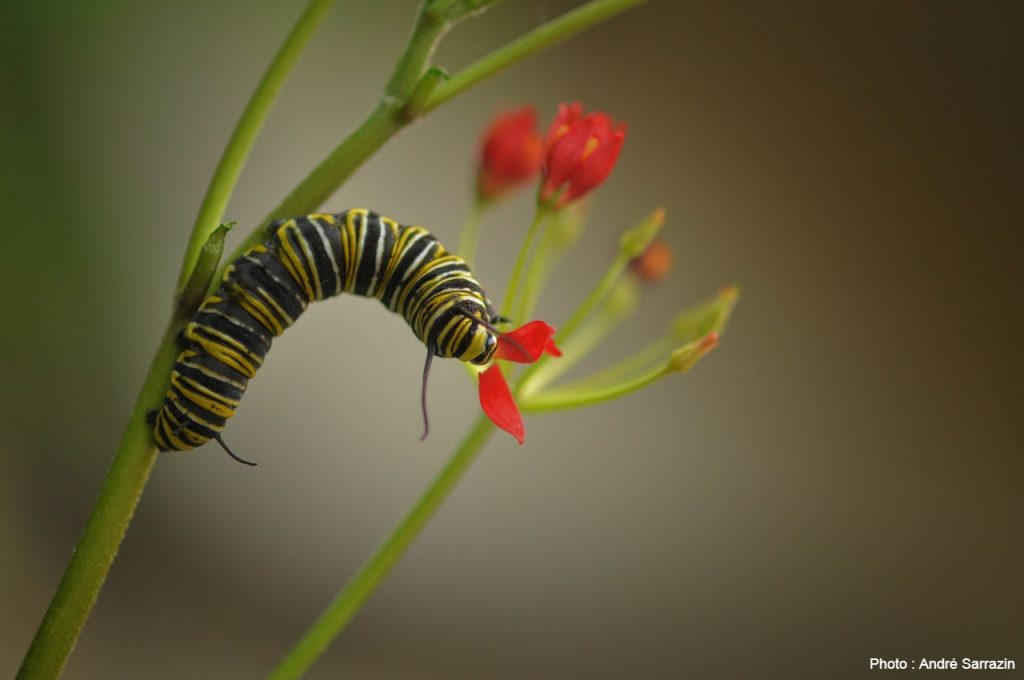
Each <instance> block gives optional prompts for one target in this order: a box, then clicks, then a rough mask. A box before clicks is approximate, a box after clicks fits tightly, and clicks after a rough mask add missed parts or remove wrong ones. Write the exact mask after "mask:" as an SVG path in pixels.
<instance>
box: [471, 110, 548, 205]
mask: <svg viewBox="0 0 1024 680" xmlns="http://www.w3.org/2000/svg"><path fill="white" fill-rule="evenodd" d="M542 159H543V150H542V148H541V142H540V135H539V134H537V113H536V112H535V111H534V110H533V108H532V107H529V106H526V107H523V108H521V109H516V110H514V111H506V112H505V113H503V114H501V115H499V116H498V117H497V118H495V119H494V122H492V123H491V126H490V127H489V128H487V132H485V133H484V138H483V144H482V146H481V153H480V169H479V171H478V172H477V180H476V191H477V196H478V197H479V199H480V200H481V201H489V200H491V199H494V198H497V197H498V196H500V195H502V194H504V193H506V192H507V191H509V190H511V189H514V188H516V187H517V186H519V185H521V184H523V183H524V182H527V181H528V180H530V179H531V178H532V177H533V176H534V175H535V174H537V171H538V170H540V163H541V160H542Z"/></svg>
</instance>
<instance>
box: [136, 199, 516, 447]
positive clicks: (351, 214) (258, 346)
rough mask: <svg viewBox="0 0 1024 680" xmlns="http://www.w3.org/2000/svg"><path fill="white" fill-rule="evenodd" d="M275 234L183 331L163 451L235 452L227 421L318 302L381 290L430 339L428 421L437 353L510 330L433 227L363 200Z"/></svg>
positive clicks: (477, 357)
mask: <svg viewBox="0 0 1024 680" xmlns="http://www.w3.org/2000/svg"><path fill="white" fill-rule="evenodd" d="M267 231H268V238H267V240H265V241H264V242H263V243H260V244H258V245H255V246H253V247H252V248H250V249H249V250H248V251H246V252H245V253H244V254H243V255H242V256H241V257H239V258H238V259H237V260H235V261H234V262H232V263H231V264H230V265H229V266H228V267H227V269H226V270H225V272H224V277H223V279H222V282H221V285H220V287H219V288H218V290H217V291H216V292H215V293H213V294H211V295H209V296H207V297H206V299H205V300H203V302H202V304H201V305H200V306H199V309H198V310H197V311H196V313H195V315H194V316H193V317H192V319H191V321H190V322H189V323H188V324H187V326H186V327H185V329H184V331H182V333H181V335H180V343H181V345H182V347H183V349H182V351H181V353H180V354H179V355H178V357H177V359H176V361H175V363H174V367H173V369H172V370H171V379H170V386H169V387H168V389H167V393H166V394H165V396H164V400H163V404H162V406H161V407H160V409H159V411H156V412H154V413H152V414H151V416H150V421H151V422H152V424H153V437H154V440H155V442H156V445H157V447H158V448H159V449H160V450H161V451H170V450H176V451H184V450H188V449H193V448H195V447H197V446H201V445H202V444H205V443H206V442H208V441H210V440H211V439H213V440H216V441H217V442H218V443H219V444H220V445H221V447H222V448H224V450H225V451H226V452H227V453H228V454H229V455H230V456H231V457H233V458H235V459H236V460H238V461H240V462H243V463H247V464H250V465H252V464H253V463H250V462H249V461H246V460H243V459H241V458H239V457H238V456H236V455H235V454H234V452H232V451H231V449H230V448H228V446H227V445H226V444H225V443H224V440H223V439H222V438H221V432H222V431H223V430H224V427H225V424H226V422H227V420H228V419H229V418H231V416H233V415H234V413H235V411H236V409H237V408H238V406H239V403H240V401H241V399H242V395H243V394H244V392H245V388H246V385H247V384H248V381H249V380H251V379H252V378H253V377H254V376H255V375H256V371H257V370H258V369H259V367H260V366H261V365H262V364H263V361H264V359H265V357H266V355H267V352H268V351H269V350H270V345H271V343H272V341H273V339H274V338H275V337H277V336H279V335H281V334H282V333H284V331H285V330H286V329H287V328H288V327H289V326H291V325H292V324H294V323H295V321H296V320H297V319H298V318H299V316H300V315H301V314H302V313H303V312H304V311H305V309H306V307H308V306H309V304H310V303H311V302H315V301H317V300H323V299H325V298H329V297H334V296H336V295H340V294H341V293H351V294H353V295H360V296H364V297H374V298H377V299H378V300H380V301H381V302H382V303H383V304H384V306H385V307H387V308H388V309H389V310H391V311H392V312H395V313H397V314H400V315H401V316H402V317H403V318H404V319H405V320H406V322H407V323H408V324H409V326H410V327H411V328H412V331H413V333H414V334H415V335H416V337H417V338H418V339H419V340H420V341H421V342H423V343H424V344H425V345H426V348H427V358H426V362H425V364H424V368H423V385H422V392H421V405H422V409H423V422H424V431H423V437H425V436H426V434H427V432H428V431H429V420H428V419H427V408H426V393H427V376H428V374H429V372H430V365H431V360H432V359H433V357H434V356H440V357H446V358H456V359H460V360H461V361H466V362H469V363H471V364H475V365H484V364H487V363H488V362H489V361H490V360H491V359H492V358H493V357H494V355H495V351H496V348H497V338H498V336H500V335H501V332H500V331H498V330H497V329H496V328H495V327H494V324H496V323H501V322H503V321H504V319H501V318H500V317H498V316H496V315H495V313H494V309H493V307H492V305H491V303H490V301H489V300H488V299H487V296H486V294H485V293H484V291H483V288H482V287H481V286H480V284H479V283H477V282H476V280H475V279H474V278H473V274H472V273H471V272H470V270H469V267H468V266H467V264H466V262H465V261H464V260H463V259H462V258H460V257H458V256H456V255H452V254H449V253H448V252H447V251H446V250H445V248H444V246H443V245H441V243H440V242H439V241H438V240H437V238H435V237H434V236H433V235H432V234H431V233H430V232H429V231H427V230H426V229H424V228H423V227H420V226H409V225H403V224H399V223H398V222H396V221H394V220H391V219H388V218H387V217H382V216H380V215H378V214H376V213H374V212H371V211H369V210H364V209H354V210H347V211H345V212H342V213H333V214H313V215H306V216H303V217H294V218H290V219H284V220H278V221H277V222H274V223H273V224H271V225H270V226H269V227H268V229H267Z"/></svg>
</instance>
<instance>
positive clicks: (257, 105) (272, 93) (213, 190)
mask: <svg viewBox="0 0 1024 680" xmlns="http://www.w3.org/2000/svg"><path fill="white" fill-rule="evenodd" d="M333 4H334V0H311V2H310V3H309V6H308V7H307V8H306V11H305V12H304V13H303V15H302V17H300V18H299V21H298V23H296V24H295V27H294V28H292V31H291V33H290V34H288V37H287V38H286V39H285V41H284V44H283V45H281V49H280V50H278V52H277V54H275V55H274V58H273V60H272V61H271V62H270V67H269V68H267V71H266V73H264V74H263V78H262V79H260V82H259V84H258V85H257V86H256V90H255V91H254V92H253V93H252V97H250V98H249V103H248V104H246V105H245V110H244V111H243V112H242V117H241V118H239V119H238V124H237V125H236V126H235V129H234V131H233V132H232V133H231V139H229V140H228V144H227V146H226V147H225V148H224V154H223V155H222V156H221V157H220V162H219V163H218V164H217V169H216V170H214V172H213V179H212V180H210V186H209V187H207V189H206V196H204V197H203V203H202V205H201V206H200V208H199V214H198V215H197V216H196V221H195V224H194V225H193V227H192V235H191V236H190V237H189V241H188V247H187V249H186V251H185V260H184V262H182V265H181V273H180V274H179V275H178V290H179V291H180V290H181V289H182V288H183V287H184V285H185V282H186V281H187V280H188V277H189V276H190V275H191V274H192V268H193V267H194V266H195V262H196V259H197V258H198V257H199V249H200V248H202V247H203V244H204V243H206V241H207V240H208V239H209V238H210V234H212V233H213V230H214V229H216V228H217V226H218V225H219V224H220V223H221V221H222V220H223V219H224V211H225V210H226V209H227V205H228V201H229V200H230V199H231V194H232V192H234V190H235V185H236V184H237V183H238V177H239V175H241V174H242V168H243V167H245V161H246V159H247V158H248V157H249V152H250V151H251V150H252V146H253V144H254V143H255V141H256V136H257V135H258V134H259V131H260V129H261V128H262V127H263V123H264V121H265V120H266V119H267V115H268V114H269V113H270V108H271V107H272V106H273V104H274V101H275V100H276V99H277V95H278V93H279V92H280V91H281V87H282V86H283V85H284V82H285V80H287V78H288V75H289V74H290V73H291V71H292V69H293V68H294V67H295V63H296V62H297V61H298V60H299V55H301V54H302V51H303V50H304V49H305V48H306V45H307V44H308V43H309V40H310V38H312V37H313V34H314V33H315V32H316V29H317V28H319V27H320V24H321V23H322V22H323V20H324V18H325V17H326V16H327V12H328V10H330V8H331V6H332V5H333Z"/></svg>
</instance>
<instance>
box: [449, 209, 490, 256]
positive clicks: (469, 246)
mask: <svg viewBox="0 0 1024 680" xmlns="http://www.w3.org/2000/svg"><path fill="white" fill-rule="evenodd" d="M486 207H487V203H486V202H485V201H482V200H480V199H479V198H476V199H474V200H473V205H471V206H470V208H469V212H468V213H466V220H465V222H463V223H462V231H460V232H459V249H458V250H457V251H456V254H457V255H458V256H459V257H461V258H462V259H463V260H465V261H466V264H468V265H469V266H470V267H472V266H473V263H474V262H475V261H476V249H477V247H478V246H479V243H480V227H481V225H482V224H483V221H484V212H485V209H486Z"/></svg>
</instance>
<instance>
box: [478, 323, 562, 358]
mask: <svg viewBox="0 0 1024 680" xmlns="http://www.w3.org/2000/svg"><path fill="white" fill-rule="evenodd" d="M554 335H555V329H554V327H552V326H550V325H548V324H547V323H545V322H543V321H531V322H530V323H528V324H525V325H523V326H520V327H519V328H516V329H515V330H512V331H509V332H508V333H502V334H501V335H499V336H498V351H497V352H496V353H495V355H494V357H495V358H496V359H505V360H506V361H515V362H516V363H520V364H532V363H533V362H535V361H537V359H540V358H541V356H542V355H543V354H544V353H545V352H547V353H548V354H551V355H552V356H556V357H558V356H562V352H561V351H560V350H559V349H558V347H556V346H555V342H554V340H552V338H553V337H554Z"/></svg>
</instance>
